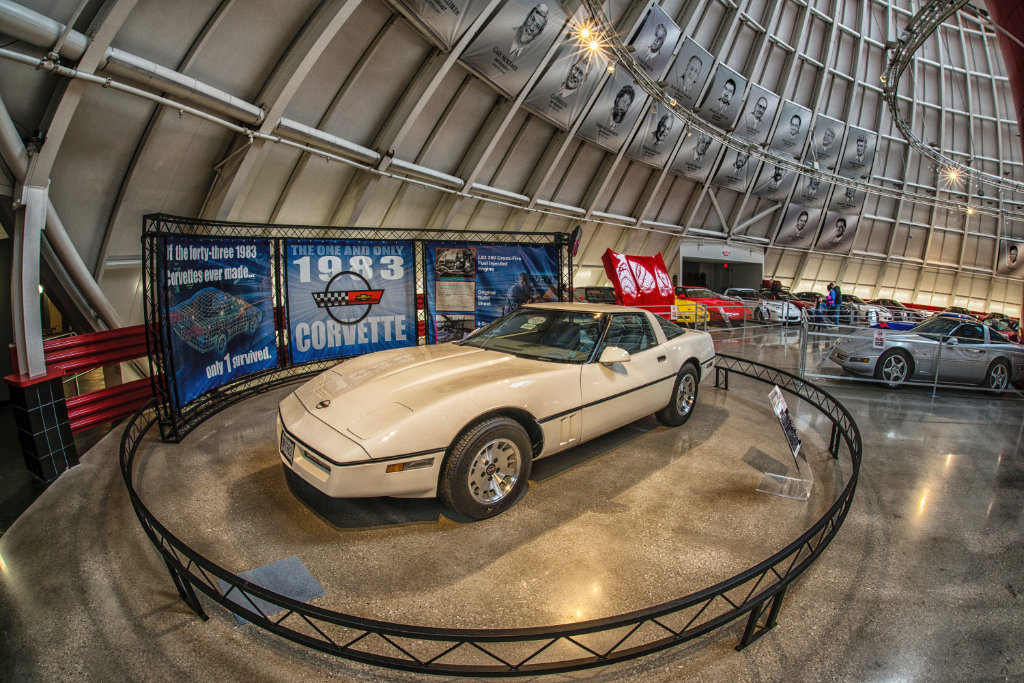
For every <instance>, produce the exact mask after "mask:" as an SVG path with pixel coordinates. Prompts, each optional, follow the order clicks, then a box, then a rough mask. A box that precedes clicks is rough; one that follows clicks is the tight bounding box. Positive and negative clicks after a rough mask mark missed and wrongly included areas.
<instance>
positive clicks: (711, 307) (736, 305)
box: [676, 287, 750, 322]
mask: <svg viewBox="0 0 1024 683" xmlns="http://www.w3.org/2000/svg"><path fill="white" fill-rule="evenodd" d="M676 296H678V297H680V298H682V299H692V300H693V301H699V302H700V303H702V304H704V305H705V306H707V309H708V314H710V316H711V320H712V321H717V322H733V321H737V322H738V321H742V320H749V319H750V311H749V310H748V309H747V307H746V306H745V305H744V304H743V302H742V301H739V300H737V299H731V298H726V297H724V296H722V295H721V294H716V293H715V292H712V291H711V290H710V289H706V288H704V287H676Z"/></svg>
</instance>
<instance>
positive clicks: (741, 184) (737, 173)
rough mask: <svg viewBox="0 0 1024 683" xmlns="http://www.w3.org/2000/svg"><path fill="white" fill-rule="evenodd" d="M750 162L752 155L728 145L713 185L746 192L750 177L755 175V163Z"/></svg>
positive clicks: (712, 182)
mask: <svg viewBox="0 0 1024 683" xmlns="http://www.w3.org/2000/svg"><path fill="white" fill-rule="evenodd" d="M749 162H750V155H749V154H748V153H746V152H744V151H741V150H738V149H732V148H731V147H727V148H726V150H725V156H724V158H723V159H722V165H721V166H719V167H718V172H717V173H715V178H714V180H712V181H711V184H712V185H717V186H718V187H724V188H727V189H730V190H735V191H736V192H746V191H747V186H748V185H749V184H750V179H751V177H753V175H754V172H753V164H751V163H749Z"/></svg>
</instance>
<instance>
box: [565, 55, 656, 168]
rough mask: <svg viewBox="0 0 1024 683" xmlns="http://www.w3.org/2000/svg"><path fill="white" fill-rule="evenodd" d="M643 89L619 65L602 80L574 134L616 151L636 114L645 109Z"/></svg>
mask: <svg viewBox="0 0 1024 683" xmlns="http://www.w3.org/2000/svg"><path fill="white" fill-rule="evenodd" d="M646 105H647V93H646V92H644V90H643V89H642V88H641V87H640V86H639V85H637V84H636V82H635V81H634V80H633V77H632V76H631V75H630V73H629V72H628V71H626V69H624V68H623V67H622V66H618V67H617V68H616V69H615V73H613V74H612V75H611V77H610V78H609V79H608V80H607V81H605V82H604V87H603V88H602V89H601V94H600V95H598V97H597V101H596V102H594V106H593V107H591V108H590V111H589V112H587V116H586V118H585V119H583V123H582V124H581V125H580V128H579V131H578V135H579V136H580V137H582V138H585V139H587V140H590V141H591V142H593V143H596V144H598V145H600V146H601V147H604V148H605V149H607V150H611V151H613V152H615V151H618V150H619V149H620V148H621V147H622V144H623V143H624V142H625V140H626V136H627V135H629V132H630V130H632V128H633V124H634V123H636V120H637V118H639V116H640V115H641V114H642V113H643V112H644V111H646Z"/></svg>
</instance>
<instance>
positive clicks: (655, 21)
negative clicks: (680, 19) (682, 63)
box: [633, 5, 682, 78]
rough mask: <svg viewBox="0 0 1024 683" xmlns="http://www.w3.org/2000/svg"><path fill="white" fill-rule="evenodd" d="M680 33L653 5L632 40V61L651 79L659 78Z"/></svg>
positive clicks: (674, 23)
mask: <svg viewBox="0 0 1024 683" xmlns="http://www.w3.org/2000/svg"><path fill="white" fill-rule="evenodd" d="M681 35H682V31H680V30H679V26H677V25H676V22H674V21H672V19H671V18H669V16H668V15H667V14H665V10H663V9H661V7H659V6H658V5H653V6H652V7H651V9H650V11H649V12H648V13H647V17H646V18H645V19H644V23H643V26H641V27H640V30H639V31H638V32H637V34H636V37H635V38H634V39H633V48H634V50H633V59H635V60H636V61H637V63H638V64H639V65H640V68H641V69H643V70H644V71H645V72H646V73H647V75H648V76H650V77H651V78H661V74H662V73H663V72H664V71H665V67H667V66H668V63H669V61H670V60H671V59H672V53H673V52H674V51H675V49H676V44H677V43H678V42H679V37H680V36H681Z"/></svg>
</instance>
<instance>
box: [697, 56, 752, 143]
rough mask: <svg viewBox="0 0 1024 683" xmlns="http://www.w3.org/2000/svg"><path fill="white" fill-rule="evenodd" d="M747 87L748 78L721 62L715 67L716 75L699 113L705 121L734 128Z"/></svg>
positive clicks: (726, 128)
mask: <svg viewBox="0 0 1024 683" xmlns="http://www.w3.org/2000/svg"><path fill="white" fill-rule="evenodd" d="M746 87H747V79H746V78H744V77H743V76H740V75H739V73H737V72H736V71H734V70H733V69H730V68H729V67H727V66H726V65H725V64H719V65H718V68H717V69H715V77H714V79H712V81H711V87H710V88H708V93H707V95H705V97H704V103H703V104H702V105H701V106H700V111H698V112H697V113H698V114H699V115H700V117H701V118H702V119H704V120H705V121H710V122H711V123H713V124H715V125H716V126H718V127H719V128H724V129H725V130H732V127H733V123H735V121H736V117H737V116H739V113H740V107H741V105H742V104H743V91H744V90H745V89H746Z"/></svg>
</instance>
